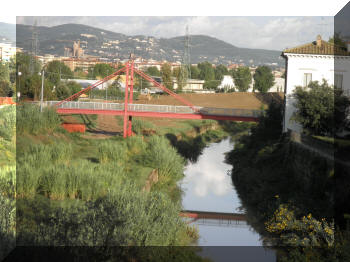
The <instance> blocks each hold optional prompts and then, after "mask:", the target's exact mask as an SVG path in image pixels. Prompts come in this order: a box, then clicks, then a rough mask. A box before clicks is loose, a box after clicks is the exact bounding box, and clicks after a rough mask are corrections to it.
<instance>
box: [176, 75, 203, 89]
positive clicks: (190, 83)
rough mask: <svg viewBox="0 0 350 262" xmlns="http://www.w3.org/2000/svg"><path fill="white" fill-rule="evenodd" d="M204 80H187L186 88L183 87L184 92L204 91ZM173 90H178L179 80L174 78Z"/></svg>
mask: <svg viewBox="0 0 350 262" xmlns="http://www.w3.org/2000/svg"><path fill="white" fill-rule="evenodd" d="M204 82H205V81H204V80H200V79H187V83H186V85H185V86H184V87H182V91H183V92H196V91H203V85H204ZM173 88H174V90H177V88H178V85H177V80H176V78H175V77H174V78H173Z"/></svg>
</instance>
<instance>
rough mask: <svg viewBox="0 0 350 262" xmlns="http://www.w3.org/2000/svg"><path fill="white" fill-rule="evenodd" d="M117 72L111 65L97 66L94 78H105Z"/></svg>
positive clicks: (94, 68)
mask: <svg viewBox="0 0 350 262" xmlns="http://www.w3.org/2000/svg"><path fill="white" fill-rule="evenodd" d="M114 72H115V69H114V68H113V67H111V66H110V65H109V64H96V65H95V66H94V67H93V70H92V78H101V79H102V78H105V77H106V76H109V75H111V74H113V73H114Z"/></svg>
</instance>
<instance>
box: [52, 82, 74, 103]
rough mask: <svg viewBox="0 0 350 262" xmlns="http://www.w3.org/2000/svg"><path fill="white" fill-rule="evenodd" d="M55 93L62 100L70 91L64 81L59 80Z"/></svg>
mask: <svg viewBox="0 0 350 262" xmlns="http://www.w3.org/2000/svg"><path fill="white" fill-rule="evenodd" d="M55 94H56V97H57V99H58V100H63V99H66V98H67V97H69V96H70V95H71V92H70V90H69V88H68V86H67V84H66V83H64V82H59V83H58V85H57V86H56V88H55Z"/></svg>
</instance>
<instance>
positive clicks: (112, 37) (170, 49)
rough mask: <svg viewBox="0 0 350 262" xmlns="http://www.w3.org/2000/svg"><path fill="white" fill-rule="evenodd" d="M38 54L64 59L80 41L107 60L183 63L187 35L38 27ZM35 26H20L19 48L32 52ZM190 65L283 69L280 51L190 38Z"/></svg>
mask: <svg viewBox="0 0 350 262" xmlns="http://www.w3.org/2000/svg"><path fill="white" fill-rule="evenodd" d="M37 32H38V39H39V54H40V55H43V54H54V55H60V56H62V55H63V54H64V47H71V46H72V44H73V41H76V40H78V39H80V41H81V45H82V47H83V48H84V49H85V53H86V54H88V55H96V56H100V57H104V58H108V59H125V58H128V57H129V54H130V52H134V53H135V55H136V56H142V57H143V58H145V59H155V60H168V61H181V57H182V55H183V50H184V36H179V37H174V38H155V37H152V36H145V35H137V36H127V35H124V34H120V33H115V32H111V31H108V30H103V29H99V28H94V27H90V26H86V25H80V24H64V25H59V26H53V27H43V26H39V27H37ZM31 35H32V27H31V26H27V25H21V24H18V25H17V46H18V47H21V48H24V49H25V50H29V49H30V41H28V40H29V39H30V38H31ZM190 37H191V51H190V56H191V63H198V62H203V61H209V62H212V63H216V64H220V63H223V64H230V63H245V64H247V65H253V64H254V65H259V64H272V63H277V64H278V65H279V66H283V65H284V63H283V60H282V59H281V58H280V53H281V52H280V51H271V50H263V49H248V48H239V47H236V46H233V45H231V44H229V43H226V42H224V41H222V40H219V39H216V38H213V37H210V36H205V35H191V36H190Z"/></svg>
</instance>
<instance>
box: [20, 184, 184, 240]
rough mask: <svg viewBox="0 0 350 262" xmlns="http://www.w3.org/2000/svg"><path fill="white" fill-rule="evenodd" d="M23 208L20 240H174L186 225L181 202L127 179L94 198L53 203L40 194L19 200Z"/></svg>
mask: <svg viewBox="0 0 350 262" xmlns="http://www.w3.org/2000/svg"><path fill="white" fill-rule="evenodd" d="M18 209H19V210H18V222H17V227H18V229H17V236H18V240H17V244H19V245H21V244H25V243H28V241H30V243H31V245H45V246H47V245H53V246H57V245H64V246H109V247H110V246H126V245H128V246H163V245H174V244H176V243H177V237H178V236H179V234H180V233H181V232H183V231H184V230H185V229H186V227H185V223H184V222H183V221H182V220H181V218H180V217H179V215H178V213H179V212H180V205H178V204H174V203H172V202H171V201H170V200H169V198H167V197H166V196H165V195H163V194H159V193H151V194H145V193H142V192H140V190H138V188H137V187H135V186H133V185H132V184H128V183H125V184H123V185H120V186H119V187H116V188H114V189H113V190H110V192H108V194H107V195H106V196H104V197H100V198H97V199H96V200H94V201H88V202H82V201H77V200H69V201H64V202H52V201H48V200H47V199H45V198H40V197H39V198H36V199H33V200H25V199H23V200H18ZM31 221H36V223H35V224H32V223H31Z"/></svg>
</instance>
